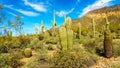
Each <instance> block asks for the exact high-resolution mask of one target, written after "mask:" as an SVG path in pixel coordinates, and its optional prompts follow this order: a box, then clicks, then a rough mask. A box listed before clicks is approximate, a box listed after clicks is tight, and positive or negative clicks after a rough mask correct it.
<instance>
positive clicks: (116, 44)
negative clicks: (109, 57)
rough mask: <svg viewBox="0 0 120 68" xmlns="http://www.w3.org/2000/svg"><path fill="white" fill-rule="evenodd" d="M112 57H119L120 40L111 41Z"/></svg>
mask: <svg viewBox="0 0 120 68" xmlns="http://www.w3.org/2000/svg"><path fill="white" fill-rule="evenodd" d="M113 45H114V46H113V49H114V57H118V56H120V40H118V39H117V40H114V41H113Z"/></svg>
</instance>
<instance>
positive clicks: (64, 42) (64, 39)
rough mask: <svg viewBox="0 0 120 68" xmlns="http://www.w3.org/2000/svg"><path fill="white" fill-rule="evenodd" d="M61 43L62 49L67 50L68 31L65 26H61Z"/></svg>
mask: <svg viewBox="0 0 120 68" xmlns="http://www.w3.org/2000/svg"><path fill="white" fill-rule="evenodd" d="M59 36H60V44H61V49H62V51H66V50H67V31H66V28H65V27H61V28H59Z"/></svg>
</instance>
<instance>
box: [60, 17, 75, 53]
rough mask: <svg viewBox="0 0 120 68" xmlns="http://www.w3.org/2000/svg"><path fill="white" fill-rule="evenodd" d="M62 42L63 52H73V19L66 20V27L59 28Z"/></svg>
mask: <svg viewBox="0 0 120 68" xmlns="http://www.w3.org/2000/svg"><path fill="white" fill-rule="evenodd" d="M59 35H60V42H61V47H62V50H63V51H65V50H72V48H73V31H72V30H71V18H70V17H69V18H67V19H65V22H64V26H62V27H61V28H59Z"/></svg>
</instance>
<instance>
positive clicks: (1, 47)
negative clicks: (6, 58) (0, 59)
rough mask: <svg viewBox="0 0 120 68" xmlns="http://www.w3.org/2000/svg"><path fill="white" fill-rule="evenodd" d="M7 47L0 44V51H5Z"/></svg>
mask: <svg viewBox="0 0 120 68" xmlns="http://www.w3.org/2000/svg"><path fill="white" fill-rule="evenodd" d="M7 52H8V48H7V47H6V46H5V45H0V53H7Z"/></svg>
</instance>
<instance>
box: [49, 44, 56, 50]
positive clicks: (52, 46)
mask: <svg viewBox="0 0 120 68" xmlns="http://www.w3.org/2000/svg"><path fill="white" fill-rule="evenodd" d="M47 48H48V50H56V49H57V47H56V45H53V44H48V46H47Z"/></svg>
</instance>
